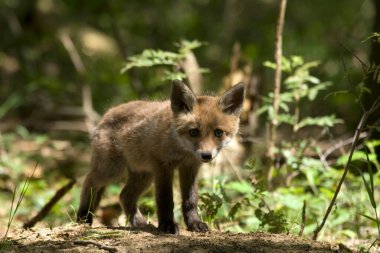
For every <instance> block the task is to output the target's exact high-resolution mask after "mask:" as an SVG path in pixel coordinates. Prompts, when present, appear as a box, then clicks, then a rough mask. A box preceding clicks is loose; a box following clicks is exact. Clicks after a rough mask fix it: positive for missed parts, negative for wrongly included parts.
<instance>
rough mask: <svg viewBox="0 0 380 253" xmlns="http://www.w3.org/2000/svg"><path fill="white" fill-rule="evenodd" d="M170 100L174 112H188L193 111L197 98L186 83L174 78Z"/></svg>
mask: <svg viewBox="0 0 380 253" xmlns="http://www.w3.org/2000/svg"><path fill="white" fill-rule="evenodd" d="M170 102H171V108H172V111H173V112H174V113H180V112H184V113H188V112H192V111H193V107H194V105H195V102H196V98H195V95H194V93H193V92H192V91H191V90H190V88H189V87H187V85H186V84H184V83H183V82H181V81H179V80H173V82H172V91H171V96H170Z"/></svg>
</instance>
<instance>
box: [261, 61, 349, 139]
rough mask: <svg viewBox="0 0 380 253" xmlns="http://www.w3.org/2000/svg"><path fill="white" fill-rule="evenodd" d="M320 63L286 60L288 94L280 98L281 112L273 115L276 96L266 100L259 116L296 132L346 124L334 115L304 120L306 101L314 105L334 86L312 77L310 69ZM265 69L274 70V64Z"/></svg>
mask: <svg viewBox="0 0 380 253" xmlns="http://www.w3.org/2000/svg"><path fill="white" fill-rule="evenodd" d="M318 65H319V63H318V62H316V61H314V62H306V63H305V62H304V60H303V58H302V57H300V56H291V57H290V58H289V59H287V58H286V57H283V59H282V71H283V72H284V73H286V74H288V77H287V78H286V79H285V81H284V87H285V90H283V91H282V92H281V94H280V98H279V101H280V103H279V106H280V108H281V111H280V112H279V113H278V115H274V109H273V93H270V94H269V95H268V97H264V98H263V102H264V104H263V106H262V107H261V108H260V109H259V110H258V113H259V114H263V113H265V112H266V113H267V115H268V120H272V119H276V120H277V122H278V123H285V124H289V125H292V126H293V131H294V132H297V131H298V130H300V129H301V128H304V127H306V126H319V127H332V126H334V125H335V124H338V123H342V122H343V121H342V120H340V119H337V118H336V117H335V115H330V116H322V117H303V118H301V113H302V112H300V109H301V105H300V103H302V102H303V100H308V101H310V102H311V101H314V100H315V99H316V98H317V96H318V93H319V92H320V91H322V90H325V89H327V88H328V87H329V86H331V83H329V82H321V81H320V80H319V79H318V78H317V77H315V76H312V75H311V74H310V69H311V68H314V67H316V66H318ZM264 66H266V67H269V68H275V64H274V63H272V62H265V63H264Z"/></svg>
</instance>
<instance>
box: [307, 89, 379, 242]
mask: <svg viewBox="0 0 380 253" xmlns="http://www.w3.org/2000/svg"><path fill="white" fill-rule="evenodd" d="M379 107H380V97H378V98H377V99H376V100H375V102H374V103H373V104H372V106H371V108H370V109H369V110H368V111H365V112H364V114H363V115H362V117H361V119H360V122H359V124H358V126H357V128H356V130H355V134H354V137H353V142H352V144H351V149H350V153H349V156H348V160H347V163H346V165H345V167H344V171H343V174H342V177H341V179H340V181H339V183H338V186H337V188H336V190H335V193H334V196H333V198H332V199H331V202H330V205H329V206H328V208H327V210H326V213H325V216H324V217H323V220H322V223H321V224H320V225H319V226H317V228H316V229H315V230H314V235H313V239H314V240H317V238H318V234H319V232H320V231H321V230H322V228H323V227H324V225H325V223H326V220H327V218H328V217H329V215H330V212H331V210H332V208H333V206H334V205H335V202H336V199H337V198H338V195H339V192H340V188H341V187H342V184H343V183H344V180H345V178H346V176H347V174H348V171H349V168H350V165H351V160H352V156H353V154H354V152H355V149H356V146H357V144H358V141H359V137H360V134H361V132H362V130H363V128H364V126H365V124H366V122H367V119H368V117H369V116H370V115H371V114H372V113H373V112H374V111H376V110H378V109H379Z"/></svg>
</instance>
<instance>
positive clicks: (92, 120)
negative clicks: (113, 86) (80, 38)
mask: <svg viewBox="0 0 380 253" xmlns="http://www.w3.org/2000/svg"><path fill="white" fill-rule="evenodd" d="M59 39H60V40H61V42H62V44H63V46H64V47H65V49H66V51H67V53H68V54H69V56H70V59H71V62H72V63H73V65H74V68H75V70H76V71H77V72H78V74H79V75H81V76H82V77H83V76H84V74H85V73H86V68H85V66H84V64H83V61H82V59H81V57H80V55H79V53H78V50H77V49H76V47H75V45H74V43H73V41H72V40H71V38H70V36H69V35H68V34H67V32H62V33H61V34H60V36H59ZM82 109H83V111H84V113H85V114H86V124H87V128H88V131H91V130H92V129H93V128H94V127H95V125H96V122H97V121H98V120H99V119H100V116H99V114H98V113H97V112H95V111H94V109H93V106H92V93H91V86H90V85H89V84H88V83H86V82H84V83H83V84H82Z"/></svg>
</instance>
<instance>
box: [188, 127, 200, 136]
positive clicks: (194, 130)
mask: <svg viewBox="0 0 380 253" xmlns="http://www.w3.org/2000/svg"><path fill="white" fill-rule="evenodd" d="M189 134H190V136H191V137H198V136H199V135H200V134H201V131H199V129H197V128H193V129H190V131H189Z"/></svg>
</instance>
